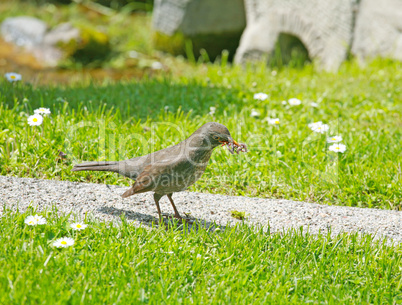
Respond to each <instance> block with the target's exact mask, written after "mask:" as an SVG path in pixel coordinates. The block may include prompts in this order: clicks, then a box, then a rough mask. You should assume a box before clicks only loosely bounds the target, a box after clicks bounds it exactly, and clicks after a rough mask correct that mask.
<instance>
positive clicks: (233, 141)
mask: <svg viewBox="0 0 402 305" xmlns="http://www.w3.org/2000/svg"><path fill="white" fill-rule="evenodd" d="M220 142H221V143H222V144H223V145H226V144H234V145H236V146H238V145H239V143H237V142H236V141H235V140H233V139H232V138H231V137H228V139H227V140H226V141H220Z"/></svg>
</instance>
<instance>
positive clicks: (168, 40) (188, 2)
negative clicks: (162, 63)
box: [153, 0, 246, 58]
mask: <svg viewBox="0 0 402 305" xmlns="http://www.w3.org/2000/svg"><path fill="white" fill-rule="evenodd" d="M245 26H246V20H245V12H244V4H243V0H219V1H216V0H155V2H154V12H153V28H154V44H155V47H156V48H158V49H160V50H162V51H167V52H170V53H173V54H175V55H179V54H183V55H186V54H187V55H189V54H188V51H189V48H191V47H192V51H193V52H194V54H195V55H198V54H199V51H200V50H201V49H205V50H206V51H207V53H208V55H209V57H210V58H214V57H216V56H218V55H220V54H221V52H222V50H224V49H226V50H228V51H229V52H230V53H231V54H234V52H235V50H236V48H237V46H238V43H239V40H240V36H241V34H242V32H243V30H244V28H245ZM186 49H187V51H186Z"/></svg>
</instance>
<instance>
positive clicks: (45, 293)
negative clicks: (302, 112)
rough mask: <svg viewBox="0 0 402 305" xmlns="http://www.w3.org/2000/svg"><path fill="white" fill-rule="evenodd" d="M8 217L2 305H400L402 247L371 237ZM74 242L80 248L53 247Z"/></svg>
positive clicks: (2, 227) (0, 263) (0, 258)
mask: <svg viewBox="0 0 402 305" xmlns="http://www.w3.org/2000/svg"><path fill="white" fill-rule="evenodd" d="M31 214H33V212H31V211H30V212H28V213H24V214H18V213H17V214H15V213H11V212H9V211H3V217H2V218H1V221H0V232H1V235H0V236H1V238H0V304H52V305H56V304H143V303H145V304H300V303H314V304H323V303H325V304H399V303H400V302H402V287H401V286H402V270H401V263H402V262H401V254H402V248H401V246H400V245H398V246H393V247H390V246H386V245H385V244H384V243H381V242H378V241H377V242H374V241H373V240H372V237H370V236H363V237H359V236H358V235H357V234H348V235H347V234H343V235H340V236H337V237H335V238H331V237H330V236H328V235H318V236H317V235H316V236H312V235H310V234H306V232H301V231H297V230H293V231H288V232H283V233H281V234H280V233H275V234H270V233H269V232H264V231H262V230H259V229H252V228H249V227H247V226H245V225H244V226H243V225H239V226H237V227H234V228H226V229H221V230H216V231H207V230H205V229H203V228H199V229H198V230H192V231H188V230H187V229H186V227H184V228H183V227H178V226H177V225H176V224H174V223H171V224H170V226H168V227H159V228H156V227H151V228H141V227H140V228H136V227H134V226H133V225H131V224H129V223H127V222H126V221H125V220H124V219H122V224H121V225H120V226H117V227H116V226H112V225H111V224H107V223H97V222H92V221H89V220H87V221H86V223H88V224H89V226H88V227H87V228H85V229H84V230H82V231H74V230H72V229H71V227H70V224H71V223H72V222H71V221H68V218H69V217H68V215H64V216H60V215H57V213H56V210H53V211H48V212H47V213H43V216H44V217H45V218H46V219H47V224H45V225H38V226H28V225H26V224H25V223H24V220H25V219H26V216H27V215H31ZM66 236H67V237H71V238H73V239H74V242H75V243H74V245H73V246H71V247H67V248H56V247H55V246H53V242H54V240H55V239H57V238H60V237H66Z"/></svg>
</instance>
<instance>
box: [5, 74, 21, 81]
mask: <svg viewBox="0 0 402 305" xmlns="http://www.w3.org/2000/svg"><path fill="white" fill-rule="evenodd" d="M4 76H5V77H6V78H7V80H8V81H9V82H10V83H12V82H17V81H19V80H21V79H22V77H21V74H18V73H14V72H9V73H6V74H4Z"/></svg>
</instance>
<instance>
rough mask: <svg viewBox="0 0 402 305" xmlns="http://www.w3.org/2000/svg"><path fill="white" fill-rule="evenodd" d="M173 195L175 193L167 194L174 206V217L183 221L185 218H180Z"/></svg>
mask: <svg viewBox="0 0 402 305" xmlns="http://www.w3.org/2000/svg"><path fill="white" fill-rule="evenodd" d="M172 194H173V193H170V194H167V196H168V198H169V201H170V203H171V204H172V206H173V210H174V217H175V218H177V219H183V218H182V217H181V216H180V214H179V211H178V210H177V209H176V206H175V205H174V202H173V198H172Z"/></svg>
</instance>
